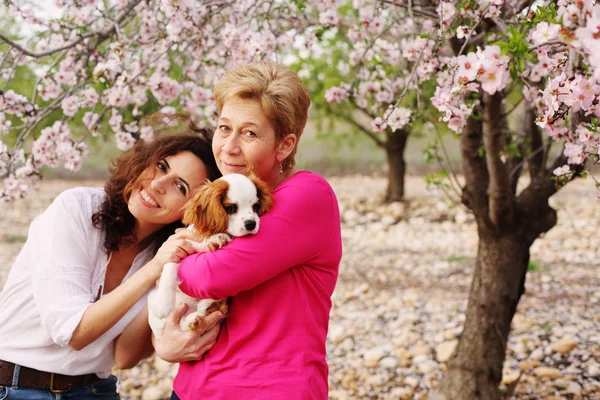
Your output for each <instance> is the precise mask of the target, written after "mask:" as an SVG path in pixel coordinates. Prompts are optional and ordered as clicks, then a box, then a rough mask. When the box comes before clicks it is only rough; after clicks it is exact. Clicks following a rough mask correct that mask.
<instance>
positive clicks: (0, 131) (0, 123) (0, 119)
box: [0, 112, 12, 175]
mask: <svg viewBox="0 0 600 400" xmlns="http://www.w3.org/2000/svg"><path fill="white" fill-rule="evenodd" d="M11 125H12V122H11V121H10V120H8V119H6V115H4V113H2V112H0V135H6V134H7V133H8V132H9V130H10V126H11ZM2 146H4V144H2V142H0V150H1V148H2ZM0 153H2V151H0ZM0 175H1V174H0Z"/></svg>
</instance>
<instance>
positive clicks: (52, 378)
mask: <svg viewBox="0 0 600 400" xmlns="http://www.w3.org/2000/svg"><path fill="white" fill-rule="evenodd" d="M72 386H73V385H72V384H71V383H69V386H68V387H67V389H65V390H59V389H54V372H51V373H50V392H52V393H66V392H68V391H69V390H71V387H72Z"/></svg>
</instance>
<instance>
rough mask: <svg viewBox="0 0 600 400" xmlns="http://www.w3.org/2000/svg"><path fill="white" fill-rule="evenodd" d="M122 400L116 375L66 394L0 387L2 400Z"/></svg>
mask: <svg viewBox="0 0 600 400" xmlns="http://www.w3.org/2000/svg"><path fill="white" fill-rule="evenodd" d="M88 399H93V400H97V399H105V400H120V399H121V397H119V394H118V393H117V377H116V376H114V375H111V376H109V377H108V378H106V379H103V380H101V381H98V382H96V383H94V384H92V385H86V386H77V387H74V388H72V389H71V390H69V391H68V392H65V393H52V392H51V391H49V390H43V389H26V388H18V389H13V388H11V387H10V386H0V400H88Z"/></svg>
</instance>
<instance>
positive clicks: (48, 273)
mask: <svg viewBox="0 0 600 400" xmlns="http://www.w3.org/2000/svg"><path fill="white" fill-rule="evenodd" d="M96 195H97V193H96V194H91V193H90V191H89V189H88V190H86V189H71V190H68V191H65V192H63V193H62V194H60V195H59V196H58V197H57V198H56V199H55V201H54V202H53V203H52V204H51V205H50V207H48V209H47V210H46V211H44V213H43V214H42V215H41V216H40V217H38V218H36V220H34V222H33V223H32V224H31V227H30V230H29V237H28V242H29V241H30V240H31V246H30V248H32V249H33V248H35V258H36V261H35V262H34V263H33V265H32V266H31V268H32V273H31V280H32V287H33V294H34V302H35V306H36V309H37V310H38V312H39V315H40V320H41V325H42V327H44V328H45V329H46V330H47V331H48V334H49V335H50V337H51V339H52V341H53V342H54V343H56V344H58V345H59V346H67V345H72V347H73V348H74V349H76V350H79V349H82V348H84V347H85V346H87V345H88V344H90V343H91V342H93V341H94V340H96V339H97V338H98V337H100V336H101V335H103V334H104V333H105V332H107V331H108V330H109V329H110V328H111V327H112V326H114V324H115V323H116V322H117V321H119V319H120V318H122V317H123V315H125V314H126V313H127V312H128V310H130V309H131V307H133V305H134V304H135V303H136V302H138V301H139V300H140V299H141V298H142V297H143V296H144V295H145V293H146V292H147V291H148V290H149V289H150V288H151V287H152V285H153V284H154V282H155V281H156V279H157V278H158V277H159V275H160V271H161V269H162V265H164V264H162V263H163V262H164V261H165V260H170V259H171V258H170V257H172V256H173V257H174V256H175V255H176V254H179V256H177V257H176V261H179V259H180V257H182V256H183V255H184V254H188V253H186V252H185V251H183V250H181V249H179V244H178V243H174V240H173V241H172V240H169V241H167V242H168V245H167V242H165V244H163V247H161V249H160V250H159V252H158V253H157V255H156V256H155V257H154V259H153V260H152V261H151V262H149V263H148V264H146V265H145V266H144V267H142V268H141V269H140V270H139V271H137V272H136V273H135V274H133V275H132V276H131V277H130V278H129V279H128V280H127V281H125V282H124V283H123V284H121V286H119V287H117V288H115V289H114V290H113V291H112V292H110V293H108V294H107V295H106V296H104V297H103V298H101V299H99V300H98V301H96V295H97V289H98V288H97V287H95V288H92V282H93V281H95V280H97V279H98V278H97V276H94V274H98V273H101V271H100V270H99V268H98V266H97V265H96V264H97V263H99V262H104V261H103V260H102V257H101V256H100V255H99V253H101V250H100V249H98V246H99V245H101V243H100V242H101V240H99V233H98V230H97V229H96V228H95V227H93V226H92V224H91V215H92V213H93V210H92V203H93V201H92V200H91V197H92V196H96ZM180 235H181V234H180ZM174 236H177V235H174ZM177 240H179V241H180V242H181V243H180V244H181V245H182V246H183V247H184V249H185V248H186V246H188V247H189V251H190V252H193V249H192V248H191V246H189V245H188V244H187V242H185V243H183V242H184V241H183V239H180V238H177ZM174 248H177V250H174ZM161 250H162V251H161ZM30 251H32V250H30ZM178 251H179V252H183V253H177V252H178ZM186 251H187V250H186ZM161 254H162V256H161ZM115 336H116V335H115Z"/></svg>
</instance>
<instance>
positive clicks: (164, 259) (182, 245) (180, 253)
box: [151, 229, 197, 279]
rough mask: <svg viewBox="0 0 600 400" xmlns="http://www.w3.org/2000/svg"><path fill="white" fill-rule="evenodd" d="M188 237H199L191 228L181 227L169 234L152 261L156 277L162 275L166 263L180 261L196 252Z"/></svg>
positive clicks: (193, 238) (195, 238)
mask: <svg viewBox="0 0 600 400" xmlns="http://www.w3.org/2000/svg"><path fill="white" fill-rule="evenodd" d="M186 239H189V240H197V237H196V235H195V234H194V232H192V231H190V230H189V229H180V230H178V231H177V232H175V233H174V234H173V235H171V236H169V238H168V239H167V240H166V241H165V242H164V243H163V244H162V246H160V248H159V249H158V251H157V252H156V255H155V256H154V258H153V259H152V261H151V262H152V264H153V265H154V267H155V268H156V270H157V271H156V272H157V276H156V279H158V277H159V276H160V273H161V272H162V268H163V267H164V265H165V264H167V263H170V262H174V263H179V262H180V261H181V260H182V259H184V258H185V257H187V256H189V255H190V254H193V253H195V252H196V250H194V246H192V245H191V244H190V242H188V241H187V240H186Z"/></svg>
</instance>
